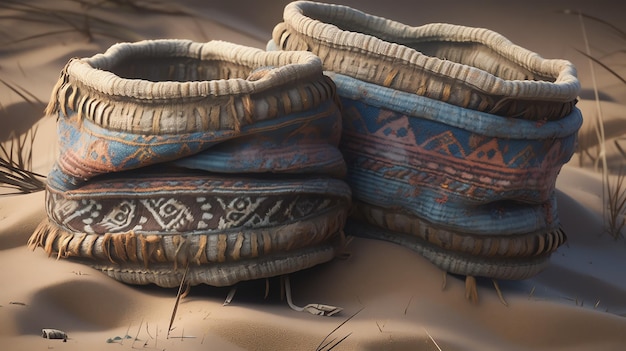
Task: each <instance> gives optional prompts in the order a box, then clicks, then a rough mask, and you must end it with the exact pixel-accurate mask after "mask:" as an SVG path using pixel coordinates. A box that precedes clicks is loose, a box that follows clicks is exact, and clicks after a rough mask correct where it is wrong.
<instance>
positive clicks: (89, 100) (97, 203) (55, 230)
mask: <svg viewBox="0 0 626 351" xmlns="http://www.w3.org/2000/svg"><path fill="white" fill-rule="evenodd" d="M336 100H337V98H336V96H335V86H334V84H333V83H332V81H331V80H330V79H328V78H327V77H326V76H324V75H323V74H322V67H321V62H320V61H319V59H318V58H317V57H315V55H313V54H311V53H306V52H273V53H268V52H264V51H262V50H259V49H254V48H248V47H243V46H239V45H235V44H231V43H226V42H217V41H214V42H208V43H195V42H191V41H186V40H155V41H142V42H137V43H122V44H116V45H114V46H113V47H111V48H110V49H109V50H107V51H106V52H105V53H104V54H98V55H95V56H93V57H91V58H85V59H72V60H70V62H69V63H68V64H67V66H66V67H65V69H64V70H63V72H62V74H61V77H60V79H59V82H58V83H57V85H56V87H55V89H54V91H53V93H52V99H51V102H50V104H49V106H48V109H47V112H48V113H49V114H50V115H56V116H58V136H59V140H58V142H59V145H60V150H61V153H60V155H59V158H58V160H57V162H56V163H55V165H54V167H53V169H52V171H51V172H50V174H49V177H48V184H47V189H46V208H47V214H48V216H47V218H46V219H45V220H44V221H43V222H42V224H41V225H40V226H39V228H38V229H37V230H36V232H35V233H34V234H33V235H32V236H31V238H30V240H29V244H30V246H31V247H32V248H35V247H42V248H44V250H45V251H46V252H48V253H49V254H50V255H52V254H54V255H56V256H57V257H61V258H66V257H67V258H71V259H75V260H79V261H81V262H84V263H86V264H89V265H91V266H93V267H96V268H97V269H100V270H102V271H103V272H105V273H106V274H108V275H110V276H111V277H113V278H115V279H118V280H120V281H123V282H126V283H132V284H148V283H155V284H157V285H160V286H165V287H172V286H178V285H179V284H181V280H182V277H183V274H184V272H185V271H187V274H186V283H188V284H191V285H196V284H201V283H204V284H209V285H214V286H225V285H232V284H235V283H236V282H238V281H241V280H249V279H258V278H264V277H271V276H276V275H281V274H287V273H291V272H294V271H297V270H301V269H305V268H308V267H311V266H313V265H316V264H319V263H322V262H326V261H329V260H331V259H332V258H333V257H334V255H335V254H336V253H337V251H338V250H340V249H341V247H342V244H343V226H344V223H345V220H346V216H347V211H348V208H349V206H350V201H351V197H350V196H351V192H350V189H349V187H348V186H347V184H346V183H345V182H344V181H343V180H341V178H342V177H344V176H345V172H346V166H345V163H344V161H343V158H342V155H341V153H340V152H339V150H338V148H337V146H338V142H339V138H340V134H341V115H340V111H339V108H338V106H337V101H336Z"/></svg>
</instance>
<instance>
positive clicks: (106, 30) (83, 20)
mask: <svg viewBox="0 0 626 351" xmlns="http://www.w3.org/2000/svg"><path fill="white" fill-rule="evenodd" d="M2 8H4V9H7V10H12V11H14V12H16V14H14V15H11V16H8V17H7V18H11V19H15V20H18V21H24V22H40V23H44V24H46V27H47V28H48V30H47V31H46V32H42V33H37V34H33V35H29V36H26V37H22V38H18V39H13V40H10V41H8V42H7V43H6V45H10V44H18V43H23V42H26V41H31V40H34V39H40V38H44V37H50V36H58V35H62V34H69V33H73V32H74V33H78V34H81V35H83V36H85V37H86V38H87V40H88V41H93V40H94V39H95V36H101V37H105V38H110V39H114V40H122V41H130V40H133V41H135V40H139V39H141V38H140V37H138V36H137V35H136V34H135V33H134V32H133V31H132V30H130V29H129V28H127V27H125V26H123V25H120V24H119V23H116V22H113V21H109V20H107V19H106V18H107V16H98V15H97V14H91V13H88V11H89V10H90V9H93V8H92V7H88V8H87V7H84V6H81V7H80V8H78V9H69V10H66V9H62V8H59V7H58V5H57V6H56V7H55V6H52V7H46V6H36V5H33V4H29V3H22V2H20V3H17V2H13V1H9V2H7V3H2V4H0V9H2ZM94 10H103V11H107V9H105V8H95V9H94ZM117 10H119V9H117ZM109 11H112V10H109ZM55 26H56V27H57V28H54V27H55Z"/></svg>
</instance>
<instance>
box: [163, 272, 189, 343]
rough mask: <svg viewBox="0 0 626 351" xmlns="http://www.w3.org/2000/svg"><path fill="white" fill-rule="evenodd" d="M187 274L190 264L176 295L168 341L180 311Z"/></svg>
mask: <svg viewBox="0 0 626 351" xmlns="http://www.w3.org/2000/svg"><path fill="white" fill-rule="evenodd" d="M187 272H189V262H187V265H186V267H185V273H183V277H182V279H181V280H180V286H179V287H178V293H177V294H176V302H175V303H174V309H173V310H172V317H171V318H170V325H169V326H168V327H167V337H166V338H167V339H169V338H170V332H171V331H172V325H173V324H174V319H175V318H176V312H177V311H178V304H179V303H180V299H181V296H182V294H183V286H185V283H186V280H187Z"/></svg>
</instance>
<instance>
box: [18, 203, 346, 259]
mask: <svg viewBox="0 0 626 351" xmlns="http://www.w3.org/2000/svg"><path fill="white" fill-rule="evenodd" d="M345 216H346V214H345V212H343V211H328V212H327V213H325V214H321V215H319V216H317V217H315V218H311V219H307V220H305V221H299V222H296V223H290V224H285V225H282V226H278V227H272V228H259V229H249V230H246V229H243V228H242V229H241V231H239V232H236V231H232V232H228V233H212V234H161V235H154V234H138V233H135V232H132V231H130V232H124V233H105V234H88V233H74V232H70V231H68V230H65V229H63V228H61V227H60V226H58V225H56V224H54V223H53V222H51V221H50V220H49V219H48V218H46V219H44V220H43V221H42V222H41V223H40V224H39V226H38V227H37V228H36V230H35V231H34V233H33V234H32V235H31V237H30V239H29V240H28V247H29V248H30V249H31V250H34V249H36V248H37V247H41V248H43V249H44V251H45V252H46V253H47V254H48V256H52V255H56V258H57V259H60V258H68V257H81V258H88V259H93V260H96V261H108V262H110V263H112V264H125V263H135V264H136V263H139V264H143V265H144V267H146V268H147V267H149V266H151V265H152V264H159V263H171V264H173V265H174V267H175V268H177V267H178V266H179V265H182V267H184V266H185V265H186V264H187V263H188V262H189V263H193V264H196V265H202V264H209V263H225V262H236V261H239V260H242V259H255V258H258V257H263V256H265V255H269V254H273V253H280V252H289V251H293V250H298V249H301V248H305V247H308V246H316V245H319V244H320V243H324V242H330V241H337V240H339V241H337V243H336V246H341V245H340V244H341V243H343V232H342V228H343V225H344V223H345Z"/></svg>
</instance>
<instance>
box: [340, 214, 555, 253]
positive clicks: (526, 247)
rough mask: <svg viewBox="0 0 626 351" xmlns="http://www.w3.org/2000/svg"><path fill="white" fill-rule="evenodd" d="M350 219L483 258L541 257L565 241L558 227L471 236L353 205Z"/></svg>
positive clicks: (405, 216)
mask: <svg viewBox="0 0 626 351" xmlns="http://www.w3.org/2000/svg"><path fill="white" fill-rule="evenodd" d="M353 208H354V210H353V214H352V216H353V217H354V218H355V219H358V220H363V221H365V222H369V223H373V224H375V225H377V226H379V227H381V228H386V229H388V230H390V231H392V232H397V233H404V234H405V235H410V236H414V237H416V238H419V239H421V240H424V241H425V242H427V243H430V244H432V245H435V246H437V247H440V248H442V249H444V250H449V251H451V252H456V253H461V254H468V255H471V256H474V257H485V258H516V257H533V256H542V255H545V254H549V253H551V252H554V251H556V249H557V248H558V247H559V246H561V245H562V244H563V243H565V241H566V240H567V236H566V235H565V232H563V230H562V229H561V228H560V227H559V228H557V229H554V230H546V231H540V232H534V233H528V234H517V235H497V234H494V235H473V234H464V233H456V232H453V231H449V230H445V229H441V228H438V227H436V226H433V225H431V224H429V223H427V222H426V221H423V220H421V219H419V218H417V217H414V216H410V215H407V214H403V213H398V212H397V211H392V210H386V209H384V208H380V207H375V206H371V205H366V204H363V203H360V202H359V203H355V204H354V206H353Z"/></svg>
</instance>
